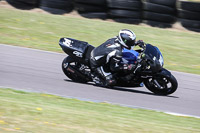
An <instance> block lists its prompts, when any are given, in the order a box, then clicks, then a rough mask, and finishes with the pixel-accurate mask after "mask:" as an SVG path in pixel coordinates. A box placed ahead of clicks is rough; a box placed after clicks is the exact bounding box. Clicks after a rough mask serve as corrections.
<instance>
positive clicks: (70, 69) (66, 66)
mask: <svg viewBox="0 0 200 133" xmlns="http://www.w3.org/2000/svg"><path fill="white" fill-rule="evenodd" d="M81 66H82V64H80V63H78V62H76V61H75V60H74V59H73V58H71V57H69V56H68V57H66V58H65V59H64V60H63V62H62V70H63V72H64V74H65V75H66V76H67V77H68V78H70V79H71V80H72V81H75V82H80V83H86V82H88V78H83V77H80V76H78V75H77V74H76V72H74V70H77V71H79V69H82V70H83V69H85V68H83V67H82V68H81ZM80 73H81V72H80ZM82 75H84V74H82Z"/></svg>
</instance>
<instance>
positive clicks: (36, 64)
mask: <svg viewBox="0 0 200 133" xmlns="http://www.w3.org/2000/svg"><path fill="white" fill-rule="evenodd" d="M65 57H66V54H60V53H54V52H46V51H41V50H34V49H29V48H22V47H16V46H10V45H4V44H0V87H4V88H14V89H20V90H25V91H31V92H41V93H48V94H55V95H59V96H64V97H70V98H78V99H81V100H91V101H94V102H109V103H113V104H120V105H125V106H130V107H135V108H145V109H152V110H158V111H163V112H173V113H178V114H185V115H189V116H197V117H199V118H200V75H195V74H187V73H181V72H172V73H173V74H174V76H175V77H176V78H177V80H178V83H179V87H178V90H177V91H176V92H175V93H173V94H171V95H169V96H157V95H154V94H152V93H151V92H150V91H148V90H147V89H146V88H145V87H136V88H123V87H121V88H115V89H108V88H102V87H96V86H94V85H93V84H80V83H75V82H72V81H71V80H69V79H68V78H67V77H66V76H65V75H64V74H63V72H62V69H61V63H62V60H63V59H64V58H65Z"/></svg>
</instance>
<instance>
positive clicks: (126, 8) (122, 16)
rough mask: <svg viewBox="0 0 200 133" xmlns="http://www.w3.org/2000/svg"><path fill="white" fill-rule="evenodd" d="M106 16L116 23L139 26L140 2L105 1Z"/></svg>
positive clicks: (131, 0)
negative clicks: (106, 5)
mask: <svg viewBox="0 0 200 133" xmlns="http://www.w3.org/2000/svg"><path fill="white" fill-rule="evenodd" d="M107 4H108V15H109V17H110V18H112V19H113V20H114V21H116V22H120V23H129V24H139V23H141V21H142V10H141V9H142V2H141V0H107Z"/></svg>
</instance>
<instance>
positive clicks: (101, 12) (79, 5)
mask: <svg viewBox="0 0 200 133" xmlns="http://www.w3.org/2000/svg"><path fill="white" fill-rule="evenodd" d="M74 1H75V3H74V6H75V10H77V11H78V13H79V14H80V15H81V16H83V17H86V18H99V19H107V18H108V17H107V4H106V0H74Z"/></svg>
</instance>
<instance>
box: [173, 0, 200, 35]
mask: <svg viewBox="0 0 200 133" xmlns="http://www.w3.org/2000/svg"><path fill="white" fill-rule="evenodd" d="M177 9H178V13H177V16H178V18H179V19H178V21H179V22H180V23H181V25H182V26H183V27H184V28H186V29H188V30H192V31H196V32H200V2H191V1H183V0H180V1H178V2H177Z"/></svg>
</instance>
